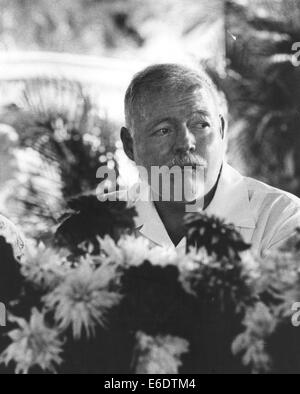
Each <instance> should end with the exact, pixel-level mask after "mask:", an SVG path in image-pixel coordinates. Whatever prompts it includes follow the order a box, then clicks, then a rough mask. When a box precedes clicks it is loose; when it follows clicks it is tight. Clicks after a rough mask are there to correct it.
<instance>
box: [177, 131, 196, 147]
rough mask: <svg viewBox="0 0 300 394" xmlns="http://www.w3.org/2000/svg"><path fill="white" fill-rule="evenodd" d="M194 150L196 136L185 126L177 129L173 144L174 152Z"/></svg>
mask: <svg viewBox="0 0 300 394" xmlns="http://www.w3.org/2000/svg"><path fill="white" fill-rule="evenodd" d="M195 150H196V138H195V136H194V134H193V133H191V132H190V130H189V128H188V127H187V126H185V125H184V126H182V127H181V128H180V130H178V133H177V137H176V144H175V153H186V152H189V153H193V152H195Z"/></svg>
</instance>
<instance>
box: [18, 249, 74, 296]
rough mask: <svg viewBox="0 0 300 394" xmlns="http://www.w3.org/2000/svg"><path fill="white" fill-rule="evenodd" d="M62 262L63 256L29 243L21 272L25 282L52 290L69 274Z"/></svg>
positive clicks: (67, 268)
mask: <svg viewBox="0 0 300 394" xmlns="http://www.w3.org/2000/svg"><path fill="white" fill-rule="evenodd" d="M63 260H64V259H63V256H62V255H61V254H60V253H58V252H57V251H55V250H53V249H51V248H46V247H45V246H44V245H43V244H39V245H38V246H36V245H35V244H34V243H29V245H28V248H27V254H26V259H25V261H24V262H23V263H22V265H21V272H22V275H23V276H24V277H25V278H26V279H27V280H29V281H30V282H32V283H34V284H35V285H37V286H39V287H41V288H42V289H48V290H49V289H53V288H54V287H55V286H56V285H58V284H59V283H60V282H61V281H62V280H63V278H64V277H65V276H66V275H67V273H68V272H69V269H70V268H69V267H68V266H67V265H66V264H64V263H63Z"/></svg>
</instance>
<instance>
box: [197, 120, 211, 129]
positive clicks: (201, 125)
mask: <svg viewBox="0 0 300 394" xmlns="http://www.w3.org/2000/svg"><path fill="white" fill-rule="evenodd" d="M195 127H196V128H197V129H200V130H206V129H208V128H209V127H210V124H209V123H208V122H199V123H197V124H195Z"/></svg>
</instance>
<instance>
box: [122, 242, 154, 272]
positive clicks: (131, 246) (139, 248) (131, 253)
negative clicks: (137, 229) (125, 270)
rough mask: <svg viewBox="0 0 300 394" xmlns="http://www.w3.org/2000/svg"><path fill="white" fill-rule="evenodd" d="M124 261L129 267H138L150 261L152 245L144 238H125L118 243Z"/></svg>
mask: <svg viewBox="0 0 300 394" xmlns="http://www.w3.org/2000/svg"><path fill="white" fill-rule="evenodd" d="M118 247H119V248H120V251H121V253H122V255H123V261H124V262H125V263H126V264H128V265H129V266H138V265H140V264H142V263H143V262H144V261H145V260H147V259H149V253H150V243H149V241H148V240H147V239H145V238H143V237H137V238H136V237H133V236H128V235H127V236H124V237H122V238H121V239H120V240H119V242H118Z"/></svg>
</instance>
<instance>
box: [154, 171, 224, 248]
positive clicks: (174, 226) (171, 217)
mask: <svg viewBox="0 0 300 394" xmlns="http://www.w3.org/2000/svg"><path fill="white" fill-rule="evenodd" d="M221 171H222V169H221ZM221 171H220V174H221ZM220 174H219V177H218V179H217V182H216V183H215V185H214V187H213V188H212V189H211V190H210V191H209V192H208V193H207V194H206V195H205V197H204V200H202V201H203V202H202V206H203V210H205V209H206V208H207V207H208V206H209V205H210V203H211V202H212V200H213V198H214V196H215V193H216V190H217V187H218V183H219V179H220ZM189 204H190V205H195V201H194V202H192V203H186V202H178V201H155V202H154V205H155V208H156V210H157V213H158V215H159V216H160V218H161V221H162V222H163V224H164V226H165V228H166V230H167V232H168V234H169V237H170V239H171V241H172V242H173V244H174V245H175V246H177V245H178V244H179V242H180V241H181V239H182V238H183V237H184V236H185V227H184V216H185V215H186V213H187V209H186V206H187V205H189ZM200 204H201V202H200ZM200 204H199V206H201V205H200Z"/></svg>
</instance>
